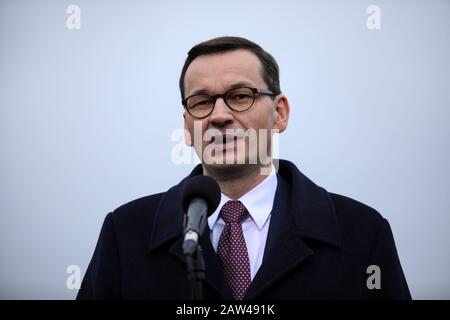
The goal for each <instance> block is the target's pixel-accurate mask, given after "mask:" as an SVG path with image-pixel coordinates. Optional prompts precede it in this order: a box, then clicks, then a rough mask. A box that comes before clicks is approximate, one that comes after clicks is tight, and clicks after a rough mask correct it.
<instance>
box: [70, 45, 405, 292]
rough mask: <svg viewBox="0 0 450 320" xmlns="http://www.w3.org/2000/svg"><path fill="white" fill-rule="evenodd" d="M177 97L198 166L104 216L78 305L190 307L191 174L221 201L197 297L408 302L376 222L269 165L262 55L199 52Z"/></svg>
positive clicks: (266, 66)
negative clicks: (185, 223) (187, 231)
mask: <svg viewBox="0 0 450 320" xmlns="http://www.w3.org/2000/svg"><path fill="white" fill-rule="evenodd" d="M180 90H181V96H182V104H183V106H184V107H185V112H184V115H183V116H184V124H185V129H186V143H187V144H188V145H189V146H193V147H194V148H195V151H196V152H197V154H198V156H199V157H200V159H201V160H202V164H201V165H198V166H197V167H196V168H195V169H194V170H193V171H192V173H191V174H190V175H189V176H188V177H187V178H185V179H184V180H182V181H181V182H180V183H179V184H178V185H176V186H174V187H172V188H171V189H169V190H168V191H166V192H164V193H159V194H155V195H151V196H148V197H144V198H141V199H137V200H134V201H132V202H130V203H127V204H125V205H123V206H121V207H119V208H118V209H116V210H115V211H114V212H112V213H110V214H108V215H107V217H106V219H105V221H104V224H103V227H102V230H101V233H100V237H99V240H98V244H97V247H96V249H95V252H94V256H93V258H92V261H91V263H90V265H89V267H88V270H87V272H86V275H85V277H84V280H83V283H82V286H81V289H80V291H79V294H78V298H79V299H102V298H116V299H118V298H124V299H134V298H137V299H189V297H190V283H189V281H188V279H187V272H186V265H185V262H184V257H183V254H182V239H181V237H182V232H183V227H182V219H183V212H182V210H181V206H180V202H181V199H180V198H181V190H182V188H183V186H184V184H185V183H186V180H187V179H189V178H190V177H192V176H195V175H201V174H204V175H208V176H210V177H212V178H214V179H215V180H216V181H217V182H218V184H219V186H220V189H221V193H222V195H221V201H220V204H219V207H218V208H217V210H216V211H215V212H214V213H213V214H212V215H211V216H210V217H209V218H208V228H207V229H208V230H206V232H205V233H204V234H203V236H202V237H201V238H200V244H201V246H202V248H203V252H204V259H205V263H206V279H205V284H204V296H205V298H206V299H237V300H241V299H410V298H411V297H410V293H409V290H408V286H407V283H406V280H405V277H404V275H403V271H402V268H401V265H400V262H399V259H398V255H397V252H396V248H395V244H394V239H393V236H392V232H391V229H390V227H389V224H388V222H387V221H386V220H385V219H384V218H383V217H382V216H381V215H380V214H379V213H377V212H376V211H375V210H374V209H372V208H370V207H368V206H366V205H364V204H362V203H359V202H357V201H355V200H352V199H349V198H346V197H344V196H340V195H337V194H333V193H329V192H327V191H326V190H324V189H323V188H321V187H319V186H317V185H316V184H314V183H313V182H312V181H311V180H309V179H308V178H307V177H305V176H304V175H303V174H302V173H301V172H300V171H299V170H298V169H297V167H296V166H295V165H294V164H293V163H291V162H288V161H285V160H280V161H273V159H272V152H271V149H272V139H273V132H283V131H284V130H285V129H286V128H287V125H288V119H289V113H290V107H289V103H288V100H287V98H286V96H284V95H283V94H282V92H281V89H280V84H279V71H278V65H277V63H276V61H275V59H274V58H273V57H272V56H271V55H270V54H268V53H267V52H265V51H264V50H263V49H262V48H261V47H260V46H258V45H257V44H255V43H253V42H251V41H248V40H246V39H243V38H237V37H221V38H215V39H212V40H209V41H206V42H203V43H200V44H198V45H196V46H194V47H193V48H192V49H191V50H190V51H189V53H188V57H187V59H186V62H185V65H184V67H183V70H182V73H181V77H180ZM211 130H212V131H213V133H211V132H210V131H211ZM252 132H256V133H257V134H253V133H252ZM261 133H262V134H261ZM199 134H200V139H199ZM252 138H253V139H252ZM252 140H253V141H252Z"/></svg>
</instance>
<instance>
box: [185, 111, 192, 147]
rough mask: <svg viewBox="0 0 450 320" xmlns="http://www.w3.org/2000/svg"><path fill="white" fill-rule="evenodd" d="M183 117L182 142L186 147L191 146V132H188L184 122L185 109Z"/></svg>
mask: <svg viewBox="0 0 450 320" xmlns="http://www.w3.org/2000/svg"><path fill="white" fill-rule="evenodd" d="M183 119H184V143H185V144H186V145H187V146H188V147H192V137H191V133H190V132H189V130H188V128H187V124H186V111H185V112H184V113H183Z"/></svg>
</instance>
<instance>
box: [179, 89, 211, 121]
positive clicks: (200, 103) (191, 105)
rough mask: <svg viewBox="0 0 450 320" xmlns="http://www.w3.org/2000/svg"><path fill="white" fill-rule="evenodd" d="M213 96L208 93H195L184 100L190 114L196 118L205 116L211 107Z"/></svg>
mask: <svg viewBox="0 0 450 320" xmlns="http://www.w3.org/2000/svg"><path fill="white" fill-rule="evenodd" d="M213 104H214V101H213V98H212V97H210V96H208V95H197V96H193V97H190V98H189V99H187V101H186V107H187V109H188V111H189V113H190V114H191V115H193V116H194V117H197V118H202V117H206V116H207V115H208V114H209V113H210V112H211V110H212V108H213Z"/></svg>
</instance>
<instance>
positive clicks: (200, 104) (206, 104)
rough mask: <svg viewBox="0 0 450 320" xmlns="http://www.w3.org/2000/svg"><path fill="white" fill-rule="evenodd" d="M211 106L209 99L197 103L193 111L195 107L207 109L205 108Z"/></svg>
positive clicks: (194, 104)
mask: <svg viewBox="0 0 450 320" xmlns="http://www.w3.org/2000/svg"><path fill="white" fill-rule="evenodd" d="M209 104H210V101H209V100H207V99H205V100H200V101H196V102H194V103H193V104H192V105H191V109H193V108H195V107H205V106H208V105H209Z"/></svg>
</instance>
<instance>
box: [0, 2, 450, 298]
mask: <svg viewBox="0 0 450 320" xmlns="http://www.w3.org/2000/svg"><path fill="white" fill-rule="evenodd" d="M69 5H77V6H79V8H80V9H81V25H80V26H81V28H80V29H79V30H77V29H75V30H70V29H68V28H67V25H66V20H67V19H68V18H69V14H67V13H66V9H67V7H68V6H69ZM369 5H377V6H378V7H379V8H380V9H381V29H378V30H371V29H369V28H368V27H367V24H366V20H367V18H368V17H369V14H368V13H367V12H366V9H367V7H368V6H369ZM449 13H450V1H448V0H441V1H439V0H432V1H430V0H428V1H425V0H422V1H416V0H408V1H406V0H405V1H400V0H398V1H375V0H374V1H366V0H345V1H342V0H339V1H338V0H335V1H331V0H330V1H284V0H277V1H274V0H272V1H254V0H252V1H237V0H228V1H200V0H190V1H171V0H164V1H163V0H160V1H156V0H154V1H125V0H123V1H106V0H105V1H98V0H95V1H94V0H89V1H88V0H84V1H81V0H78V1H75V0H74V1H56V0H55V1H31V0H30V1H23V0H0V152H1V157H0V178H1V180H0V298H3V299H19V298H25V299H48V298H56V299H73V298H74V297H75V295H76V293H77V291H76V290H70V289H68V288H67V287H66V279H67V277H68V276H69V275H68V274H67V273H66V269H67V267H68V266H69V265H78V266H79V267H80V270H81V272H82V275H83V274H84V272H85V271H86V267H87V265H88V263H89V261H90V259H91V256H92V253H93V250H94V247H95V244H96V242H97V238H98V235H99V231H100V227H101V225H102V223H103V219H104V217H105V215H106V214H107V213H108V212H110V211H111V210H114V209H115V208H116V207H118V206H119V205H121V204H123V203H125V202H128V201H130V200H133V199H135V198H139V197H142V196H145V195H149V194H152V193H156V192H161V191H165V190H167V189H168V188H169V187H171V186H172V185H174V184H176V183H177V182H178V181H179V180H180V179H181V178H183V177H184V176H186V175H187V174H188V173H189V172H190V170H191V169H192V168H193V167H194V164H187V165H186V164H185V165H176V164H174V163H173V161H172V160H171V150H172V149H173V147H174V146H175V145H176V144H177V143H179V142H174V141H172V140H171V135H172V132H173V131H174V130H176V129H179V128H182V126H183V121H182V106H181V103H180V94H179V91H178V77H179V73H180V71H181V67H182V65H183V62H184V59H185V57H186V54H187V51H188V50H189V49H190V48H191V47H192V46H193V45H195V44H197V43H199V42H201V41H204V40H207V39H210V38H213V37H216V36H223V35H235V36H243V37H246V38H248V39H250V40H252V41H255V42H257V43H258V44H260V45H261V46H262V47H263V48H265V49H266V50H267V51H268V52H270V53H271V54H273V56H274V57H275V58H276V59H277V61H278V63H279V65H280V69H281V87H282V90H283V92H284V93H285V94H286V95H287V97H288V98H289V101H290V105H291V118H290V123H289V127H288V130H287V131H286V132H285V133H283V134H281V135H280V146H279V149H280V156H281V157H282V158H284V159H288V160H291V161H293V162H294V163H295V164H297V166H298V167H299V169H300V170H301V171H302V172H303V173H304V174H306V175H307V176H308V177H309V178H310V179H312V180H313V181H315V182H316V183H317V184H319V185H321V186H323V187H324V188H326V189H327V190H328V191H330V192H335V193H340V194H343V195H346V196H349V197H352V198H355V199H357V200H359V201H361V202H364V203H366V204H368V205H370V206H372V207H374V208H375V209H377V210H378V211H379V212H380V213H381V214H382V215H383V216H384V217H386V218H387V219H388V220H389V222H390V224H391V227H392V229H393V232H394V236H395V240H396V244H397V249H398V251H399V255H400V259H401V262H402V265H403V269H404V272H405V275H406V278H407V280H408V284H409V287H410V290H411V293H412V296H413V298H417V299H422V298H423V299H430V298H446V299H449V298H450V272H449V270H450V194H449V190H450V170H449V164H450V144H449V141H450V139H449V138H450V126H449V120H450V61H449V60H450V59H449V57H450V41H449V39H450V19H449Z"/></svg>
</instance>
